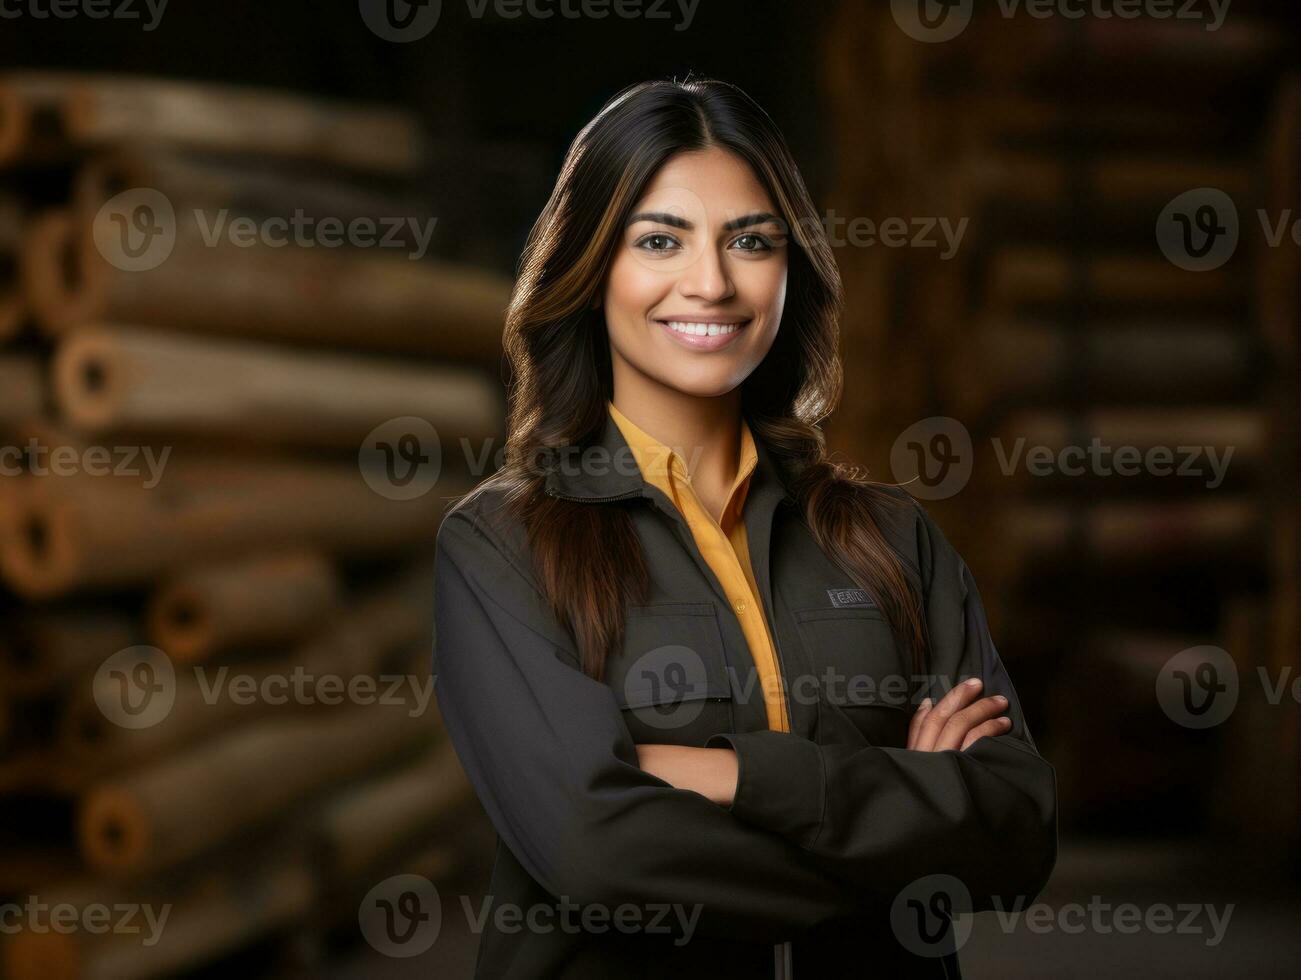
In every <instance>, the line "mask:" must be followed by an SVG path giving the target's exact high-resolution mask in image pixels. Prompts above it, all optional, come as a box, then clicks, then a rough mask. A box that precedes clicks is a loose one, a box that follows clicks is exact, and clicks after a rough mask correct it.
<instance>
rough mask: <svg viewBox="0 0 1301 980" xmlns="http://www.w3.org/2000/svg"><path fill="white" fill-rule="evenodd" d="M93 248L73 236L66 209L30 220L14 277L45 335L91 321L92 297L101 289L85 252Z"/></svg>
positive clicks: (70, 220)
mask: <svg viewBox="0 0 1301 980" xmlns="http://www.w3.org/2000/svg"><path fill="white" fill-rule="evenodd" d="M93 247H94V246H93V243H91V242H90V240H89V236H85V237H84V238H83V236H81V235H78V234H77V229H76V226H75V223H74V222H73V220H72V216H71V215H70V214H68V213H67V212H66V211H51V212H48V213H46V214H43V215H40V216H38V217H37V218H35V219H33V220H32V222H31V225H30V226H29V228H28V230H27V234H26V241H25V244H24V247H23V254H22V260H21V268H20V275H21V279H22V283H23V290H24V292H25V294H26V296H27V299H28V302H29V303H30V305H31V310H32V314H33V316H34V317H35V319H36V322H37V324H38V325H39V326H40V327H41V328H42V329H43V330H45V331H46V332H47V333H49V334H52V335H57V334H59V333H61V332H62V331H64V330H65V329H67V328H68V327H70V326H72V325H74V324H77V323H82V322H85V321H87V320H90V319H92V318H93V315H94V313H95V311H96V302H97V301H96V296H97V295H98V294H99V293H101V292H102V291H103V285H102V283H97V282H96V277H95V276H94V274H93V273H92V268H93V263H92V262H91V261H90V259H91V256H90V255H89V254H88V252H87V249H88V248H89V249H91V250H93ZM99 278H100V279H102V276H101V277H99Z"/></svg>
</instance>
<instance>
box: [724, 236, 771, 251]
mask: <svg viewBox="0 0 1301 980" xmlns="http://www.w3.org/2000/svg"><path fill="white" fill-rule="evenodd" d="M742 242H747V243H748V244H745V245H742V244H741V243H742ZM733 244H735V245H741V251H742V252H771V251H772V246H771V245H770V244H768V242H767V240H766V239H764V237H763V236H762V235H753V234H750V235H742V236H740V237H739V238H737V240H736V241H735V242H733Z"/></svg>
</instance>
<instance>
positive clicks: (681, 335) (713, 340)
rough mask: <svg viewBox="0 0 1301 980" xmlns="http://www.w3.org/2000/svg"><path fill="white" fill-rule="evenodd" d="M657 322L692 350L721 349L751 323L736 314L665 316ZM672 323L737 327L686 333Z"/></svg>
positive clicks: (674, 338)
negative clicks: (674, 327) (713, 331)
mask: <svg viewBox="0 0 1301 980" xmlns="http://www.w3.org/2000/svg"><path fill="white" fill-rule="evenodd" d="M655 322H656V323H658V324H659V325H660V327H661V328H662V329H663V330H664V332H665V333H667V334H668V335H669V336H670V337H672V338H673V340H675V341H676V342H677V343H679V344H681V345H682V346H683V347H686V348H689V349H690V350H703V351H713V350H719V349H721V348H723V347H726V346H727V345H728V344H731V343H732V342H733V341H735V340H736V338H737V337H739V336H741V334H742V333H743V332H744V331H745V328H746V327H748V326H749V325H750V321H749V320H746V319H743V318H741V317H736V316H703V315H697V316H684V317H681V318H678V317H665V318H663V319H657V320H656V321H655ZM671 323H677V324H681V323H690V324H704V325H706V326H711V327H712V326H716V327H720V328H722V327H736V328H737V329H735V330H728V331H727V332H722V331H720V332H718V333H714V334H712V335H711V334H708V333H705V334H698V333H685V332H683V331H681V330H674V329H673V327H671V326H670V325H669V324H671Z"/></svg>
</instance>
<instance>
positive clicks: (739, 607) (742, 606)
mask: <svg viewBox="0 0 1301 980" xmlns="http://www.w3.org/2000/svg"><path fill="white" fill-rule="evenodd" d="M736 611H737V613H738V614H741V613H744V612H745V603H744V602H738V603H737V604H736Z"/></svg>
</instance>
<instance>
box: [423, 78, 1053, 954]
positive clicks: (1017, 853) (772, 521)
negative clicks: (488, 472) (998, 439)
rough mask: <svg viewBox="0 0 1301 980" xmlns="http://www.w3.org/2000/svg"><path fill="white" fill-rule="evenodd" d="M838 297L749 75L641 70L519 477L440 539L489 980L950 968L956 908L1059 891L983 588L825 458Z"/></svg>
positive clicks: (479, 495) (548, 358)
mask: <svg viewBox="0 0 1301 980" xmlns="http://www.w3.org/2000/svg"><path fill="white" fill-rule="evenodd" d="M840 305H841V287H840V280H839V275H838V273H837V270H836V265H835V261H834V259H833V257H832V253H831V250H830V247H829V245H828V243H827V240H826V237H825V235H824V233H823V229H822V226H821V224H820V222H819V221H818V217H817V213H816V212H815V210H814V208H813V205H812V202H811V201H810V199H809V197H808V193H807V191H806V190H805V188H804V184H803V181H802V179H801V178H800V176H799V173H798V171H797V169H796V166H795V164H794V162H793V160H792V159H791V157H790V154H789V151H788V150H787V148H786V145H785V142H784V140H783V139H782V137H781V135H780V133H779V132H778V131H777V129H776V127H775V126H774V124H773V123H772V121H771V120H770V119H769V118H768V116H767V115H766V114H765V113H764V112H763V110H762V109H760V108H759V107H758V106H757V105H755V104H754V102H752V101H751V100H750V99H749V98H748V97H747V96H746V95H745V94H744V93H742V92H741V91H739V90H738V89H736V88H735V87H733V86H731V85H727V84H724V83H721V82H717V81H710V80H688V81H684V82H666V81H659V82H649V83H644V84H640V85H636V86H633V87H631V88H629V89H626V90H625V91H623V92H621V93H620V94H619V95H617V96H616V97H615V98H614V99H612V100H611V101H610V102H609V103H608V104H607V105H606V106H605V107H604V108H603V109H602V110H601V112H600V113H599V114H598V115H597V117H596V118H595V119H594V120H592V122H591V123H589V124H588V125H587V126H586V127H585V128H584V129H583V131H582V132H581V133H580V134H579V135H578V137H577V139H576V140H575V141H574V143H573V145H572V146H571V148H570V150H569V153H568V155H567V157H566V160H565V163H564V165H563V167H562V169H561V174H560V177H559V180H558V182H557V184H556V187H555V190H554V192H553V194H552V196H551V199H550V201H549V202H548V203H547V205H546V208H545V210H544V211H543V213H542V215H541V217H540V218H539V220H538V222H537V224H536V226H535V227H534V229H533V232H532V234H531V235H530V237H529V240H528V243H527V246H526V250H525V254H524V258H523V262H522V264H521V271H520V275H519V280H518V283H517V285H516V289H515V293H514V296H513V298H512V302H511V306H510V310H509V313H508V316H507V323H506V332H505V350H506V355H507V357H508V359H509V361H510V365H511V368H512V371H511V377H510V382H509V396H510V399H509V400H510V413H509V438H508V443H507V450H506V465H505V466H504V467H503V468H502V469H501V470H500V471H499V472H498V473H496V474H495V475H494V476H493V477H491V478H490V479H488V480H486V481H484V482H483V483H482V484H481V485H480V486H479V487H477V488H476V489H475V490H474V491H473V492H472V493H471V494H469V495H467V497H466V498H464V499H463V500H462V501H460V502H459V503H458V504H457V506H456V507H455V508H454V509H453V510H452V511H451V512H450V513H449V514H448V516H447V517H446V519H445V520H444V521H443V524H442V526H441V528H440V530H439V536H438V565H437V620H436V630H437V637H436V650H435V668H436V671H437V687H436V690H437V694H438V701H439V705H440V708H441V710H442V714H443V718H444V721H445V724H446V727H447V730H448V732H449V734H450V736H451V739H452V741H453V743H454V745H455V747H456V749H457V752H458V754H459V756H460V758H461V761H462V763H463V765H464V767H465V769H466V771H467V773H468V775H469V777H470V779H471V781H472V782H473V784H474V786H475V789H476V790H477V792H478V795H479V798H480V800H481V801H482V803H483V805H484V807H485V809H486V811H487V813H488V815H489V817H490V818H491V819H492V821H493V823H494V825H495V826H496V828H497V831H498V834H499V844H498V851H497V860H496V863H495V866H494V869H493V875H492V881H491V884H490V886H489V898H490V905H489V907H488V917H487V919H486V921H485V924H484V930H485V935H484V936H483V937H482V941H481V945H480V950H479V957H478V963H477V968H476V976H480V977H492V978H501V977H615V976H647V977H651V976H656V977H658V976H674V977H679V978H681V977H710V978H713V980H718V978H727V977H751V978H757V977H771V976H791V975H793V973H792V971H798V973H799V976H800V977H802V978H812V977H829V976H840V975H842V972H841V971H844V970H845V969H847V968H848V969H853V970H855V971H856V972H857V971H862V973H863V975H879V976H936V977H938V976H955V975H956V972H957V962H956V946H957V945H958V943H957V941H956V939H957V938H960V937H956V938H955V935H954V932H953V931H952V930H950V931H949V932H947V933H946V932H945V931H944V925H945V923H946V918H947V914H949V913H954V912H961V911H964V910H965V909H968V908H970V909H973V910H981V909H988V908H992V907H994V905H995V903H998V902H1002V903H1004V905H1005V906H1007V905H1011V904H1013V903H1014V902H1016V901H1017V900H1018V899H1021V900H1024V901H1030V900H1031V899H1032V898H1033V897H1034V895H1035V894H1036V893H1037V892H1038V891H1039V889H1040V888H1041V887H1042V886H1043V884H1044V882H1045V880H1046V879H1047V877H1048V874H1049V872H1050V870H1051V868H1052V865H1053V863H1054V860H1055V857H1056V789H1055V780H1054V773H1053V770H1052V767H1051V766H1049V765H1048V764H1047V763H1046V762H1045V761H1044V760H1043V759H1042V758H1041V757H1040V756H1039V754H1038V752H1037V750H1036V748H1035V745H1034V742H1033V740H1032V739H1031V737H1030V733H1029V731H1028V730H1027V729H1026V725H1025V720H1024V718H1023V717H1022V714H1021V710H1020V707H1019V705H1018V703H1017V699H1016V694H1015V691H1014V690H1013V688H1012V684H1011V682H1010V680H1009V679H1008V677H1007V675H1006V673H1005V672H1004V670H1003V667H1002V664H1001V662H1000V660H999V657H998V654H997V652H996V651H995V649H994V645H993V643H992V642H991V640H990V637H989V632H988V629H987V627H986V624H985V617H984V612H983V610H982V607H981V603H980V599H979V596H978V595H977V592H976V587H975V584H974V582H973V581H972V579H971V576H970V573H969V572H968V571H967V568H966V566H965V565H964V564H963V562H962V560H961V558H960V557H959V556H958V555H957V554H956V552H955V551H954V550H953V548H952V547H951V546H950V545H949V543H948V542H947V541H946V540H945V538H944V536H943V535H942V534H941V533H940V531H939V529H938V528H937V527H936V526H935V524H934V523H932V521H931V520H930V518H929V517H928V516H927V515H926V513H925V512H924V511H923V510H922V509H921V508H920V507H919V506H918V505H916V504H915V503H914V502H913V501H912V500H911V498H910V497H909V496H908V495H907V494H905V493H903V492H902V491H900V490H898V489H897V488H893V487H888V486H882V485H878V484H873V483H871V482H869V481H867V480H866V479H863V478H861V477H860V476H859V475H858V474H857V472H856V471H853V470H847V469H845V468H843V467H841V466H839V465H837V464H835V463H833V462H831V461H830V460H829V459H828V458H827V452H826V449H825V446H824V442H823V437H822V433H821V431H820V430H819V429H818V428H817V423H818V421H820V420H821V419H822V418H824V417H826V415H827V414H828V413H829V412H830V411H831V410H832V409H833V407H834V406H835V404H836V402H837V400H838V398H839V394H840V386H841V369H840V362H839V359H838V354H837V332H838V319H839V311H840ZM832 971H837V972H832Z"/></svg>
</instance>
